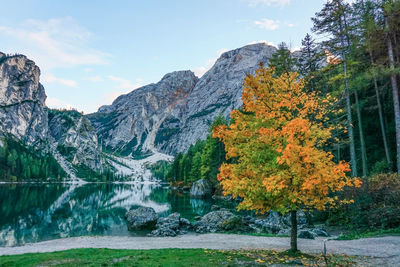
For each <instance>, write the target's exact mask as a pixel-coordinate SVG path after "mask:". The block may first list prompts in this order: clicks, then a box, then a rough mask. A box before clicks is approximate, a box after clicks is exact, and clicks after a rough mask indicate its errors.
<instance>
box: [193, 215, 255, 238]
mask: <svg viewBox="0 0 400 267" xmlns="http://www.w3.org/2000/svg"><path fill="white" fill-rule="evenodd" d="M194 229H195V231H196V232H197V233H208V232H211V233H215V232H218V231H251V229H250V227H248V225H246V224H245V223H244V220H243V219H242V217H240V216H237V215H235V214H233V213H232V212H230V211H228V210H226V209H220V210H216V211H212V212H209V213H207V214H206V215H204V216H203V217H202V218H201V219H200V220H199V221H197V222H195V224H194Z"/></svg>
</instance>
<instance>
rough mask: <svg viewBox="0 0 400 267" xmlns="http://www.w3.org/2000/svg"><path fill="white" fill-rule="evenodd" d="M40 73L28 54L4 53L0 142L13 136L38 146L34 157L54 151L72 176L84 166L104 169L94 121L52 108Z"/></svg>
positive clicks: (0, 80) (0, 73) (0, 57)
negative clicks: (91, 122) (48, 103)
mask: <svg viewBox="0 0 400 267" xmlns="http://www.w3.org/2000/svg"><path fill="white" fill-rule="evenodd" d="M39 76H40V69H39V67H38V66H36V64H35V62H33V61H32V60H30V59H28V58H27V57H26V56H24V55H6V54H4V53H0V146H1V145H2V140H5V139H7V138H12V139H14V140H16V141H18V142H20V144H22V145H24V146H28V147H30V148H33V149H34V151H35V152H34V153H33V154H32V155H30V157H31V158H38V159H39V161H40V158H41V157H44V155H46V156H48V154H50V155H51V156H52V157H54V159H55V160H56V161H57V162H58V164H59V165H60V167H61V168H62V169H63V170H64V171H65V173H66V174H67V175H68V176H69V178H71V179H75V178H76V174H77V173H79V170H80V169H82V168H84V169H87V168H89V169H91V170H92V171H93V172H94V173H96V172H97V173H98V172H102V171H103V170H104V168H105V166H106V165H107V164H105V163H106V160H105V158H104V157H103V155H102V152H101V148H100V147H99V145H98V142H97V133H96V131H95V129H94V128H93V127H92V126H91V124H90V121H89V120H88V119H87V118H86V117H84V116H83V115H82V114H81V113H79V112H77V111H66V110H65V111H62V110H49V109H48V108H47V107H46V105H45V100H46V94H45V90H44V87H43V85H42V84H40V82H39ZM10 149H12V148H10ZM29 151H31V150H29ZM39 161H38V162H39ZM3 168H7V166H5V167H4V166H3ZM37 168H43V163H42V164H41V166H37ZM6 171H7V170H6ZM1 173H3V174H4V173H6V175H7V176H12V175H13V174H12V173H8V174H7V172H4V171H3V172H1ZM44 173H46V171H44ZM44 178H48V177H44Z"/></svg>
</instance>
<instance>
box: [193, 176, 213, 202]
mask: <svg viewBox="0 0 400 267" xmlns="http://www.w3.org/2000/svg"><path fill="white" fill-rule="evenodd" d="M212 194H213V185H212V183H211V182H210V181H208V180H207V179H201V180H198V181H196V182H194V183H193V185H192V188H190V196H191V197H194V198H206V197H209V196H212Z"/></svg>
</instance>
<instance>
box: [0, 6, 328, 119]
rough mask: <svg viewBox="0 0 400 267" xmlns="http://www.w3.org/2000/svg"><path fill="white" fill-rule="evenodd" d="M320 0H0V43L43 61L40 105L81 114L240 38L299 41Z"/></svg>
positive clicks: (206, 62) (198, 65)
mask: <svg viewBox="0 0 400 267" xmlns="http://www.w3.org/2000/svg"><path fill="white" fill-rule="evenodd" d="M324 2H325V1H324V0H201V1H197V0H180V1H178V0H146V1H143V0H92V1H89V0H87V1H83V0H79V1H78V0H68V1H55V0H15V1H10V0H0V6H1V9H2V10H3V12H2V14H1V16H0V51H1V52H5V53H21V54H24V55H27V56H28V58H30V59H32V60H34V61H35V63H36V64H37V65H38V66H39V67H40V69H41V78H40V81H41V83H42V84H43V85H44V87H45V90H46V94H47V100H46V104H47V106H49V107H51V108H67V109H70V108H75V109H77V110H79V111H83V112H84V113H85V114H87V113H92V112H95V111H97V109H98V108H99V107H100V106H102V105H109V104H111V103H112V101H113V100H114V99H115V98H116V97H117V96H119V95H121V94H125V93H128V92H130V91H132V90H134V89H137V88H139V87H141V86H143V85H146V84H149V83H156V82H158V81H159V80H160V79H161V78H162V77H163V76H164V75H165V74H167V73H169V72H172V71H178V70H188V69H190V70H192V71H194V72H195V74H196V75H197V76H199V77H200V76H201V75H202V74H204V73H205V72H206V71H207V70H208V69H209V68H211V67H212V65H213V64H214V62H215V60H216V59H217V58H218V57H219V56H220V55H221V54H222V53H223V52H225V51H228V50H232V49H236V48H239V47H242V46H245V45H247V44H251V43H257V42H266V43H268V44H273V45H278V44H279V43H280V42H283V41H284V42H286V43H288V44H289V45H290V47H291V49H293V50H294V49H296V48H299V47H300V46H301V40H302V39H303V38H304V36H305V34H306V33H311V32H310V29H311V27H312V22H311V17H313V16H314V14H315V12H317V11H319V10H320V9H321V8H322V6H323V4H324Z"/></svg>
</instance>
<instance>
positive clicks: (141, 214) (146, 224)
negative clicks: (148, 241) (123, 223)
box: [125, 207, 158, 230]
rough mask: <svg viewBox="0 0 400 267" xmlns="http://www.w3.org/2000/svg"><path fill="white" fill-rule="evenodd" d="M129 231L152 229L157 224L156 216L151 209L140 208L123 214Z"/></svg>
mask: <svg viewBox="0 0 400 267" xmlns="http://www.w3.org/2000/svg"><path fill="white" fill-rule="evenodd" d="M125 218H126V220H127V221H128V223H129V226H128V228H129V230H141V229H152V228H154V226H155V225H156V223H157V219H158V215H157V213H156V212H155V211H154V209H153V208H148V207H140V208H137V209H135V210H130V211H128V212H127V213H126V214H125Z"/></svg>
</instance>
